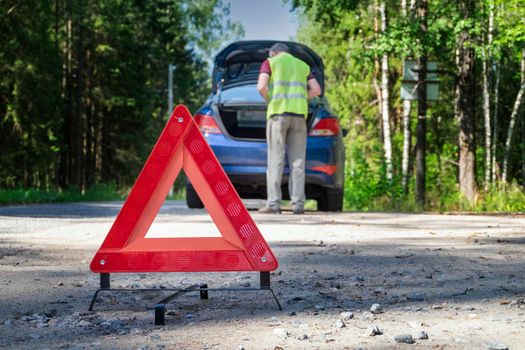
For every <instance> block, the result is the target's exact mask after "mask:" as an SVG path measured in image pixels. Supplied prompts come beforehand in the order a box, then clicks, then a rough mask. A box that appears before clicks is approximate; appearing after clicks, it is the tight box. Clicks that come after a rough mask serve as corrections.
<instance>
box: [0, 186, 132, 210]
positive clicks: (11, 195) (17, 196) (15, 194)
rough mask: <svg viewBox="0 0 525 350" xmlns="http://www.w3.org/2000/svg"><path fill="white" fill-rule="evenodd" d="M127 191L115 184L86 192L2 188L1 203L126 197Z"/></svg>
mask: <svg viewBox="0 0 525 350" xmlns="http://www.w3.org/2000/svg"><path fill="white" fill-rule="evenodd" d="M126 192H127V191H119V190H117V187H116V186H115V184H97V185H95V186H93V187H92V188H90V189H88V190H87V191H85V192H81V191H79V190H78V188H69V189H66V190H63V191H60V190H53V191H47V190H40V189H36V188H17V189H0V205H5V204H28V203H61V202H89V201H109V200H117V199H120V200H121V199H124V198H125V197H126Z"/></svg>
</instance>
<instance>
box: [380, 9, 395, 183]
mask: <svg viewBox="0 0 525 350" xmlns="http://www.w3.org/2000/svg"><path fill="white" fill-rule="evenodd" d="M379 12H380V13H381V34H382V35H384V34H385V33H386V31H387V25H388V23H387V20H388V18H387V9H386V3H385V1H381V4H380V6H379ZM381 97H382V98H381V100H382V104H381V117H382V120H383V147H384V151H385V161H386V178H387V180H388V182H392V177H393V172H392V140H391V136H390V93H389V79H388V54H386V53H383V56H382V58H381Z"/></svg>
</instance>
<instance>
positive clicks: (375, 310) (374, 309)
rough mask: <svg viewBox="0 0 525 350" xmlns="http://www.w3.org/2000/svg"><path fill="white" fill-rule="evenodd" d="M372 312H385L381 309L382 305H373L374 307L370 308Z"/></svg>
mask: <svg viewBox="0 0 525 350" xmlns="http://www.w3.org/2000/svg"><path fill="white" fill-rule="evenodd" d="M370 312H371V313H373V314H380V313H382V312H383V309H382V308H381V305H380V304H372V307H371V308H370Z"/></svg>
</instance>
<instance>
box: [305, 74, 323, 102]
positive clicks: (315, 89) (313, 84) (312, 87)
mask: <svg viewBox="0 0 525 350" xmlns="http://www.w3.org/2000/svg"><path fill="white" fill-rule="evenodd" d="M319 95H321V86H320V85H319V83H318V82H317V79H315V78H313V79H309V80H308V98H313V97H315V96H319Z"/></svg>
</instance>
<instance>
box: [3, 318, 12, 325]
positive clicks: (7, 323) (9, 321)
mask: <svg viewBox="0 0 525 350" xmlns="http://www.w3.org/2000/svg"><path fill="white" fill-rule="evenodd" d="M12 324H13V320H11V319H9V318H8V319H7V320H5V321H4V323H3V325H4V326H8V327H9V326H11V325H12Z"/></svg>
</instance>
